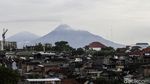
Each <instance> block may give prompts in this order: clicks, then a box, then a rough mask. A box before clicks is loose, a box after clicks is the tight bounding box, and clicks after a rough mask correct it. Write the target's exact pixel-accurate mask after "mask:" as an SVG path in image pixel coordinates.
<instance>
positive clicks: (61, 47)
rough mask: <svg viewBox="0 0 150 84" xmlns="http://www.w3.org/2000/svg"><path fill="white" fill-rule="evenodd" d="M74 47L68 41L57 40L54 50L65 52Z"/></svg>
mask: <svg viewBox="0 0 150 84" xmlns="http://www.w3.org/2000/svg"><path fill="white" fill-rule="evenodd" d="M72 49H73V48H72V47H71V46H70V45H69V44H68V42H67V41H58V42H55V46H54V51H57V52H64V51H71V50H72Z"/></svg>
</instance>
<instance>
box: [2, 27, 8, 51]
mask: <svg viewBox="0 0 150 84" xmlns="http://www.w3.org/2000/svg"><path fill="white" fill-rule="evenodd" d="M7 31H8V29H5V28H3V34H2V38H3V40H2V42H1V50H2V51H3V50H4V46H5V35H6V33H7Z"/></svg>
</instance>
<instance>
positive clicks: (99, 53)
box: [94, 47, 115, 56]
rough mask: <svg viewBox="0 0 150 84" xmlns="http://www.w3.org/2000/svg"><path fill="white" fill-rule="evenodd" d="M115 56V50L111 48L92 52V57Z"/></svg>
mask: <svg viewBox="0 0 150 84" xmlns="http://www.w3.org/2000/svg"><path fill="white" fill-rule="evenodd" d="M114 54H115V50H114V49H113V48H112V47H106V48H102V49H101V51H96V52H94V56H109V55H111V56H113V55H114Z"/></svg>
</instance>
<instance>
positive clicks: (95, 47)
mask: <svg viewBox="0 0 150 84" xmlns="http://www.w3.org/2000/svg"><path fill="white" fill-rule="evenodd" d="M88 47H89V49H91V50H96V51H100V50H101V49H102V48H105V47H106V46H105V45H104V44H102V43H100V42H92V43H90V44H89V45H88Z"/></svg>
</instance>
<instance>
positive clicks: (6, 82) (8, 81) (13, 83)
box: [0, 67, 19, 84]
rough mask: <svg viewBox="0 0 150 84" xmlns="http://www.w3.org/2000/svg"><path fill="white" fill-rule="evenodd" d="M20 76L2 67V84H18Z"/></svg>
mask: <svg viewBox="0 0 150 84" xmlns="http://www.w3.org/2000/svg"><path fill="white" fill-rule="evenodd" d="M18 80H19V74H18V73H17V72H16V71H14V70H12V69H9V68H5V67H0V84H17V83H18Z"/></svg>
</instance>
